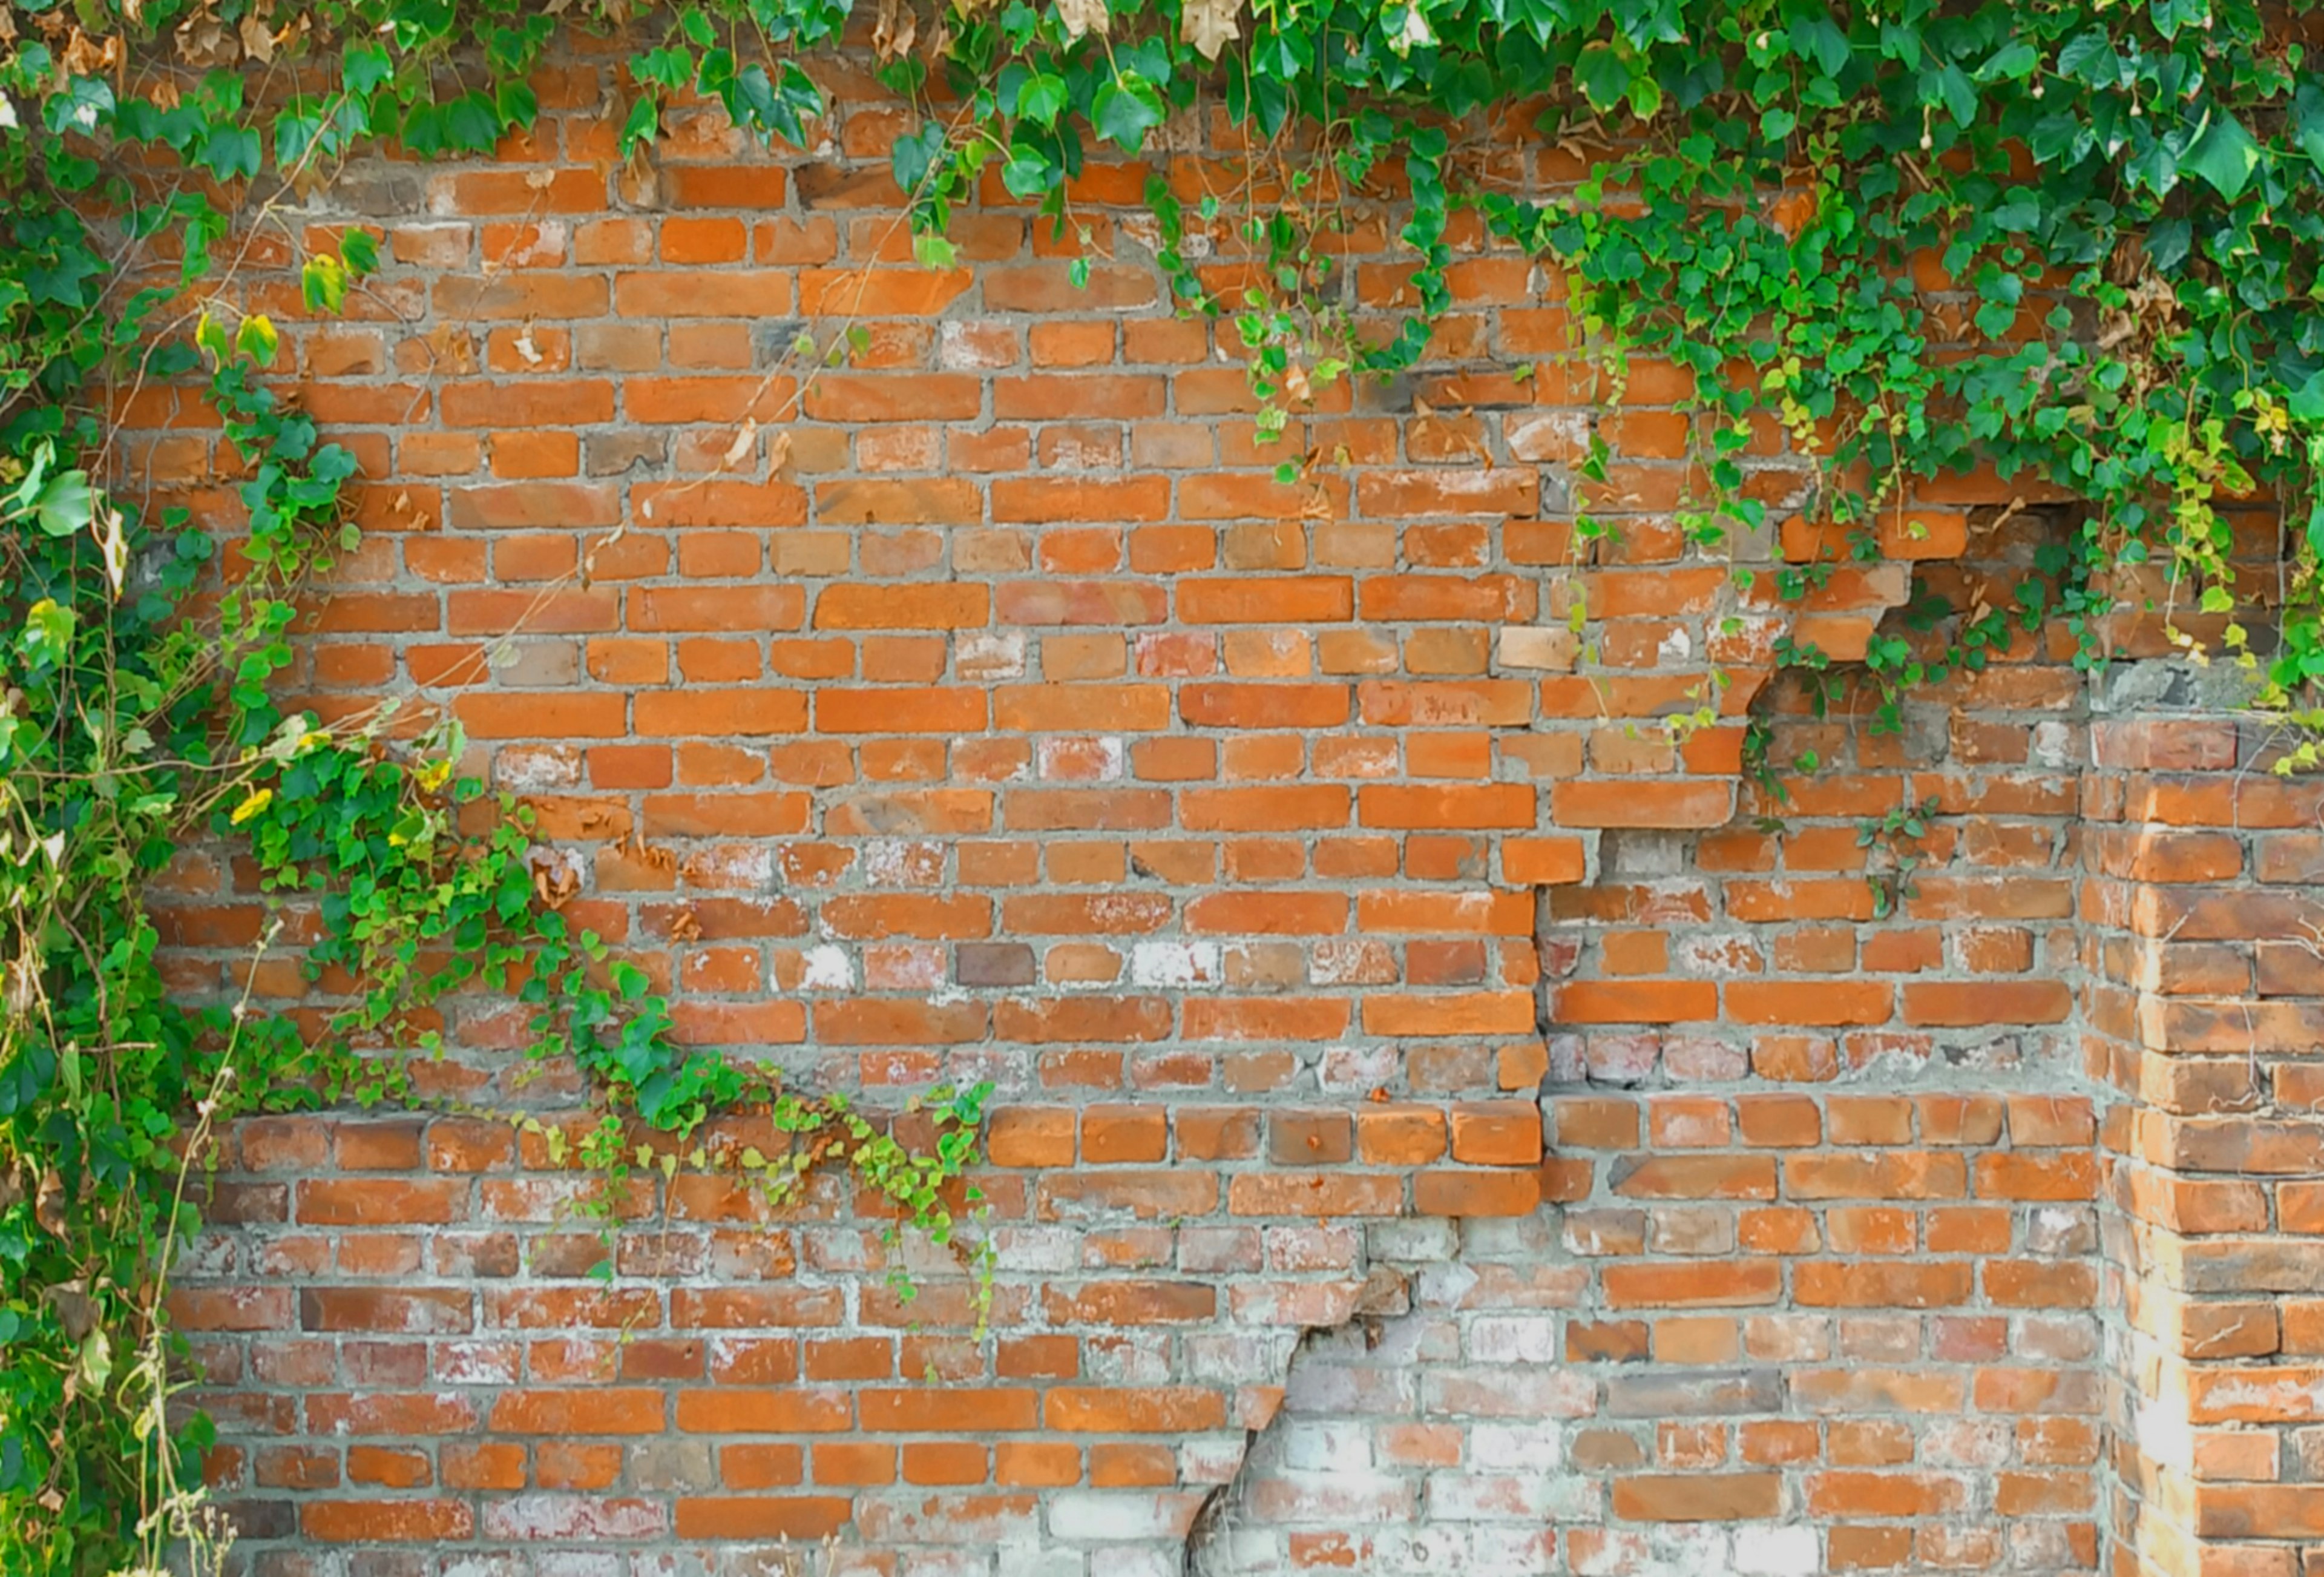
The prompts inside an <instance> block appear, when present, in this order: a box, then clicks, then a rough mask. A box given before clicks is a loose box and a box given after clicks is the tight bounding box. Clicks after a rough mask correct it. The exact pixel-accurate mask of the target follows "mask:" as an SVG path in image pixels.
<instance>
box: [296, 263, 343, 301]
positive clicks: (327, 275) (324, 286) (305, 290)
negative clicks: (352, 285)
mask: <svg viewBox="0 0 2324 1577" xmlns="http://www.w3.org/2000/svg"><path fill="white" fill-rule="evenodd" d="M299 291H300V297H301V298H302V299H303V300H305V301H306V303H307V310H308V311H309V312H332V313H336V312H337V311H338V309H339V307H340V304H341V303H342V302H344V301H345V300H346V298H347V271H346V269H345V268H343V267H342V266H340V263H339V260H338V259H337V258H336V257H333V256H330V255H329V254H318V255H316V256H314V257H310V258H309V259H308V260H307V263H306V266H305V267H303V268H301V269H300V271H299Z"/></svg>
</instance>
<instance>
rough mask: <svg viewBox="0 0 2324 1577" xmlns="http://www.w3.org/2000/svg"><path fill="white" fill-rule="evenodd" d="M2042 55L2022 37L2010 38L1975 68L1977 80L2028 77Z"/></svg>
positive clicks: (2000, 80)
mask: <svg viewBox="0 0 2324 1577" xmlns="http://www.w3.org/2000/svg"><path fill="white" fill-rule="evenodd" d="M2041 63H2042V57H2041V56H2040V55H2039V54H2037V53H2036V52H2035V51H2034V49H2033V45H2032V44H2029V43H2027V42H2025V41H2024V39H2012V40H2010V41H2009V42H2007V43H2006V44H2004V45H2002V46H2001V47H2000V48H1999V49H1997V50H1996V51H1994V52H1993V58H1992V59H1991V60H1987V61H1986V63H1985V64H1984V65H1982V66H1979V67H1978V69H1977V79H1978V81H1979V82H2010V81H2015V80H2016V79H2017V78H2020V77H2030V76H2032V75H2033V68H2034V67H2036V66H2038V65H2040V64H2041Z"/></svg>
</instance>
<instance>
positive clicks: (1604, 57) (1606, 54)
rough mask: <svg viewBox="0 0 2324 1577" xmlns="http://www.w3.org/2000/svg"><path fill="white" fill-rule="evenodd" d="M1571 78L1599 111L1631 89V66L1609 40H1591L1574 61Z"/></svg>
mask: <svg viewBox="0 0 2324 1577" xmlns="http://www.w3.org/2000/svg"><path fill="white" fill-rule="evenodd" d="M1573 80H1574V84H1575V85H1576V86H1577V87H1579V88H1581V89H1582V97H1585V98H1587V99H1588V100H1589V101H1590V106H1591V108H1592V109H1596V110H1598V111H1600V112H1601V113H1602V112H1603V111H1606V110H1609V109H1611V108H1613V107H1614V106H1616V105H1618V104H1619V103H1621V102H1622V97H1623V96H1624V95H1625V94H1627V93H1628V92H1629V91H1630V68H1629V67H1628V66H1627V65H1625V64H1623V62H1622V58H1621V57H1620V56H1619V55H1618V54H1616V53H1615V52H1614V46H1613V45H1612V44H1604V43H1600V44H1590V45H1587V46H1585V47H1584V48H1583V49H1582V55H1581V58H1580V59H1578V60H1575V61H1574V62H1573Z"/></svg>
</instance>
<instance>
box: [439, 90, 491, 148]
mask: <svg viewBox="0 0 2324 1577" xmlns="http://www.w3.org/2000/svg"><path fill="white" fill-rule="evenodd" d="M500 135H501V119H500V114H499V112H498V110H497V109H496V108H495V107H494V106H493V101H492V100H491V99H489V98H487V97H484V95H483V94H481V93H464V94H462V95H461V96H460V97H457V98H456V99H454V100H453V101H452V102H451V103H450V104H449V105H447V106H445V109H444V136H445V140H446V141H447V142H448V143H451V145H452V146H453V147H455V148H462V149H466V151H468V152H472V153H482V152H487V151H489V150H490V149H491V147H492V145H493V143H497V142H499V141H500Z"/></svg>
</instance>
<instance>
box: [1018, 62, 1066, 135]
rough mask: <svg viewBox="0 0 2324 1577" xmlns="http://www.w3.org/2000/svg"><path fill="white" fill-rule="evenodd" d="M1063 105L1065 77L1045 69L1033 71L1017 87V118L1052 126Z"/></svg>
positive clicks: (1062, 109) (1063, 107)
mask: <svg viewBox="0 0 2324 1577" xmlns="http://www.w3.org/2000/svg"><path fill="white" fill-rule="evenodd" d="M1064 110H1065V78H1063V77H1059V76H1056V75H1055V74H1053V73H1051V72H1047V71H1035V72H1033V73H1031V74H1030V75H1028V77H1027V78H1025V85H1024V86H1023V87H1021V88H1018V89H1017V118H1018V119H1019V120H1028V121H1031V122H1032V123H1033V124H1036V125H1041V126H1053V125H1055V124H1057V116H1058V115H1060V114H1061V113H1063V111H1064Z"/></svg>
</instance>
